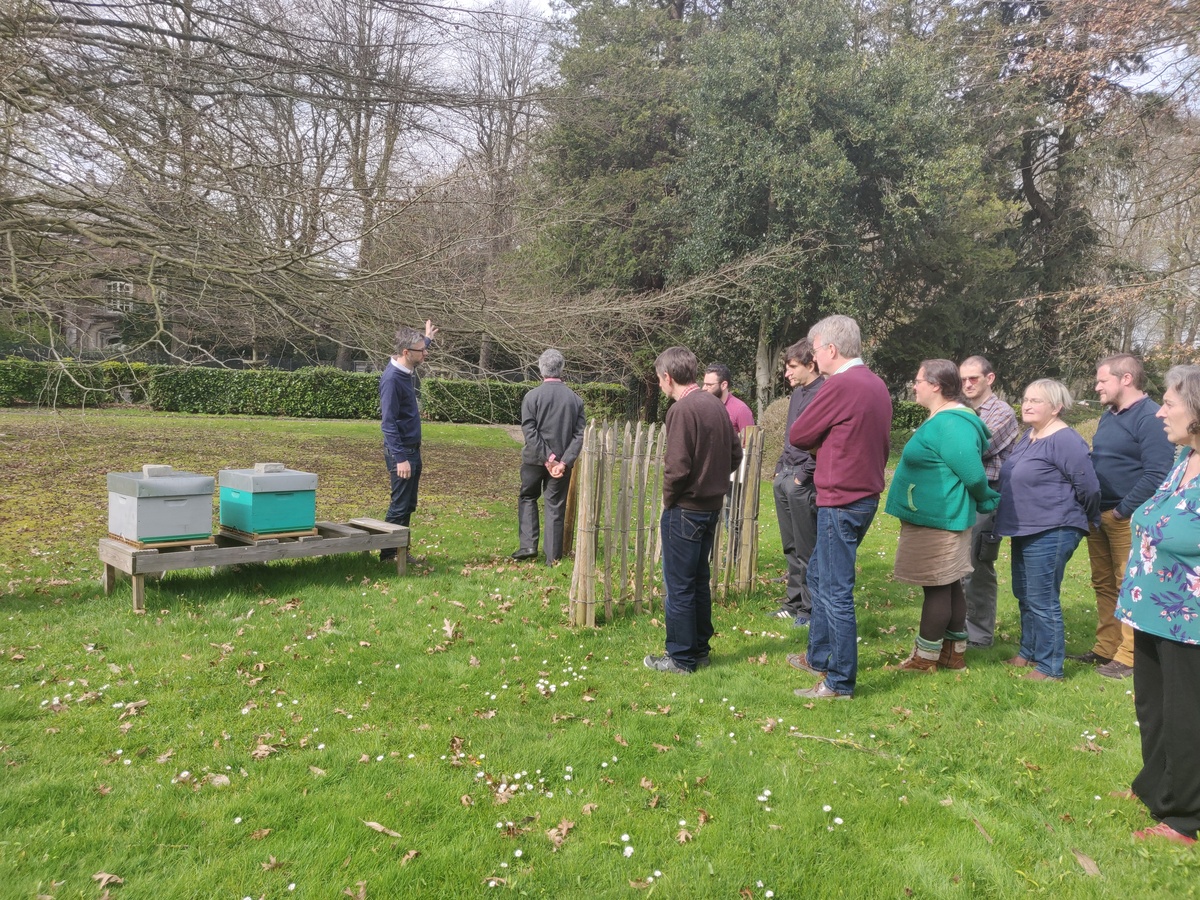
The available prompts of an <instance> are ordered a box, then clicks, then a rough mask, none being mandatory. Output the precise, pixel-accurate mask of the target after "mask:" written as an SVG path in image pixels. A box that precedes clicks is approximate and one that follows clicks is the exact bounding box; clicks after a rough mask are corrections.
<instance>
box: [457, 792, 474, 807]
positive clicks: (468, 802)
mask: <svg viewBox="0 0 1200 900" xmlns="http://www.w3.org/2000/svg"><path fill="white" fill-rule="evenodd" d="M458 802H459V803H461V804H462V805H463V806H474V805H475V801H474V800H472V799H471V795H470V794H463V795H462V796H461V797H459V798H458Z"/></svg>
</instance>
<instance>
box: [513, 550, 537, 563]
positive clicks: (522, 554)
mask: <svg viewBox="0 0 1200 900" xmlns="http://www.w3.org/2000/svg"><path fill="white" fill-rule="evenodd" d="M535 556H537V550H536V548H535V549H532V550H531V549H530V548H529V547H522V548H521V549H520V550H517V551H516V552H515V553H513V555H512V558H513V559H518V560H519V559H533V558H534V557H535Z"/></svg>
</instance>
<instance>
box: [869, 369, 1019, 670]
mask: <svg viewBox="0 0 1200 900" xmlns="http://www.w3.org/2000/svg"><path fill="white" fill-rule="evenodd" d="M913 393H914V394H915V395H916V400H917V402H918V403H920V404H921V405H922V406H924V407H925V408H926V409H928V410H929V418H928V419H926V420H925V422H924V424H922V425H921V427H920V428H918V429H917V430H916V433H914V434H913V436H912V437H911V438H910V439H909V441H908V443H907V444H906V445H905V447H904V453H903V454H901V456H900V464H899V465H898V466H897V467H896V474H895V476H894V477H893V478H892V486H891V489H890V490H889V491H888V497H887V505H886V506H885V507H884V511H885V512H887V513H888V514H890V515H893V516H895V517H896V518H898V519H899V520H900V543H899V545H898V546H897V547H896V569H895V572H894V577H895V578H896V580H897V581H903V582H906V583H908V584H917V585H920V586H921V588H922V589H923V590H924V592H925V602H924V603H923V604H922V606H921V628H920V631H918V633H917V643H916V646H915V647H914V648H913V651H912V653H911V655H909V657H908V659H906V660H904V661H903V662H902V663H900V665H899V666H898V667H897V668H898V669H899V670H900V671H902V672H936V671H937V670H938V667H939V666H941V667H942V668H944V669H962V668H965V667H966V662H965V661H964V659H963V653H964V651H965V650H966V646H967V601H966V597H965V595H964V593H963V583H962V579H963V577H964V576H965V575H967V574H969V573H970V572H971V529H972V527H973V526H974V525H975V516H976V513H977V512H978V513H986V512H991V511H992V510H993V509H995V508H996V504H997V503H999V502H1000V495H999V494H998V493H996V492H995V491H994V490H992V489H991V488H990V487H988V482H987V475H986V473H985V472H984V469H983V452H984V450H986V449H987V445H988V440H989V439H990V438H991V435H990V434H989V433H988V430H987V426H985V425H984V424H983V421H982V420H981V419H980V418H979V416H978V415H976V413H975V411H974V410H973V409H971V407H970V406H968V405H967V403H966V398H964V397H963V394H962V381H961V380H960V379H959V376H958V366H956V365H955V364H954V363H953V362H951V361H950V360H948V359H927V360H925V361H924V362H923V363H921V367H920V369H918V370H917V377H916V379H915V380H914V381H913Z"/></svg>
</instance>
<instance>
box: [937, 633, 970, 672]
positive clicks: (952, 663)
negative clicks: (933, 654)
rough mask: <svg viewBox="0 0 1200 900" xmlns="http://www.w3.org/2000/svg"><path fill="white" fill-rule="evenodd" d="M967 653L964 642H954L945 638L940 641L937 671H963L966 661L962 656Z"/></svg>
mask: <svg viewBox="0 0 1200 900" xmlns="http://www.w3.org/2000/svg"><path fill="white" fill-rule="evenodd" d="M966 652H967V642H966V641H955V640H952V639H951V638H946V639H945V640H943V641H942V653H941V655H940V656H938V661H937V664H938V668H939V669H965V668H966V667H967V660H966V659H965V657H964V654H965V653H966Z"/></svg>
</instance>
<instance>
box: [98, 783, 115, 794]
mask: <svg viewBox="0 0 1200 900" xmlns="http://www.w3.org/2000/svg"><path fill="white" fill-rule="evenodd" d="M96 793H97V794H99V795H100V796H101V797H107V796H108V795H109V794H111V793H112V788H110V787H109V786H108V785H107V784H98V785H96Z"/></svg>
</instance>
